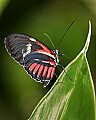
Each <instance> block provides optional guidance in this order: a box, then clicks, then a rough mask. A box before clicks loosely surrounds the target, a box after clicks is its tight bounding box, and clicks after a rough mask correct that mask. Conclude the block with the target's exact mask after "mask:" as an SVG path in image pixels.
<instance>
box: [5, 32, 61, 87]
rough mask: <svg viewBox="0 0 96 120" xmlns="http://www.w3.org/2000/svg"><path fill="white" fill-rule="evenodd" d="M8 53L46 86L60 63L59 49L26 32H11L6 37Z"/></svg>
mask: <svg viewBox="0 0 96 120" xmlns="http://www.w3.org/2000/svg"><path fill="white" fill-rule="evenodd" d="M4 43H5V46H6V49H7V51H8V53H9V54H10V55H11V56H12V57H13V58H14V59H15V60H16V61H17V62H19V63H20V64H21V65H22V66H23V67H24V68H25V70H26V71H27V72H28V74H30V75H31V77H32V78H34V79H35V80H36V81H38V82H40V83H44V87H46V86H47V85H48V84H49V82H50V80H51V79H52V78H53V76H54V72H55V69H56V66H57V65H58V64H59V55H60V54H59V51H58V50H57V49H56V50H54V51H52V50H51V49H49V48H48V47H47V46H46V45H44V44H43V43H41V42H40V41H39V40H36V39H35V38H33V37H31V36H29V35H26V34H17V33H15V34H11V35H9V36H7V37H6V38H5V41H4Z"/></svg>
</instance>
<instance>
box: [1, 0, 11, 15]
mask: <svg viewBox="0 0 96 120" xmlns="http://www.w3.org/2000/svg"><path fill="white" fill-rule="evenodd" d="M9 1H10V0H0V16H1V14H2V12H3V10H4V9H5V7H6V5H7V4H8V2H9Z"/></svg>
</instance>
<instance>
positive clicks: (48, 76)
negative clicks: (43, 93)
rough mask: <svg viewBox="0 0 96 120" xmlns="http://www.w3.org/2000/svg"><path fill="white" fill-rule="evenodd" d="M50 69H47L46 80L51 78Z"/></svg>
mask: <svg viewBox="0 0 96 120" xmlns="http://www.w3.org/2000/svg"><path fill="white" fill-rule="evenodd" d="M52 68H53V67H49V69H48V74H47V79H48V78H49V79H50V78H51V70H52Z"/></svg>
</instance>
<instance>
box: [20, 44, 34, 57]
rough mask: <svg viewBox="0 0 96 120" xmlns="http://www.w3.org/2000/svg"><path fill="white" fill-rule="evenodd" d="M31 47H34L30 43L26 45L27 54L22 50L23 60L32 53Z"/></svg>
mask: <svg viewBox="0 0 96 120" xmlns="http://www.w3.org/2000/svg"><path fill="white" fill-rule="evenodd" d="M31 46H32V44H31V43H29V44H27V45H26V47H27V48H26V52H25V53H24V50H22V54H23V58H24V57H25V56H26V55H27V54H29V53H30V52H31Z"/></svg>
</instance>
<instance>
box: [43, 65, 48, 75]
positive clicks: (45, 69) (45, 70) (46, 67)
mask: <svg viewBox="0 0 96 120" xmlns="http://www.w3.org/2000/svg"><path fill="white" fill-rule="evenodd" d="M47 70H48V66H45V67H44V72H43V74H42V76H43V77H44V76H45V75H46V72H47Z"/></svg>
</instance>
